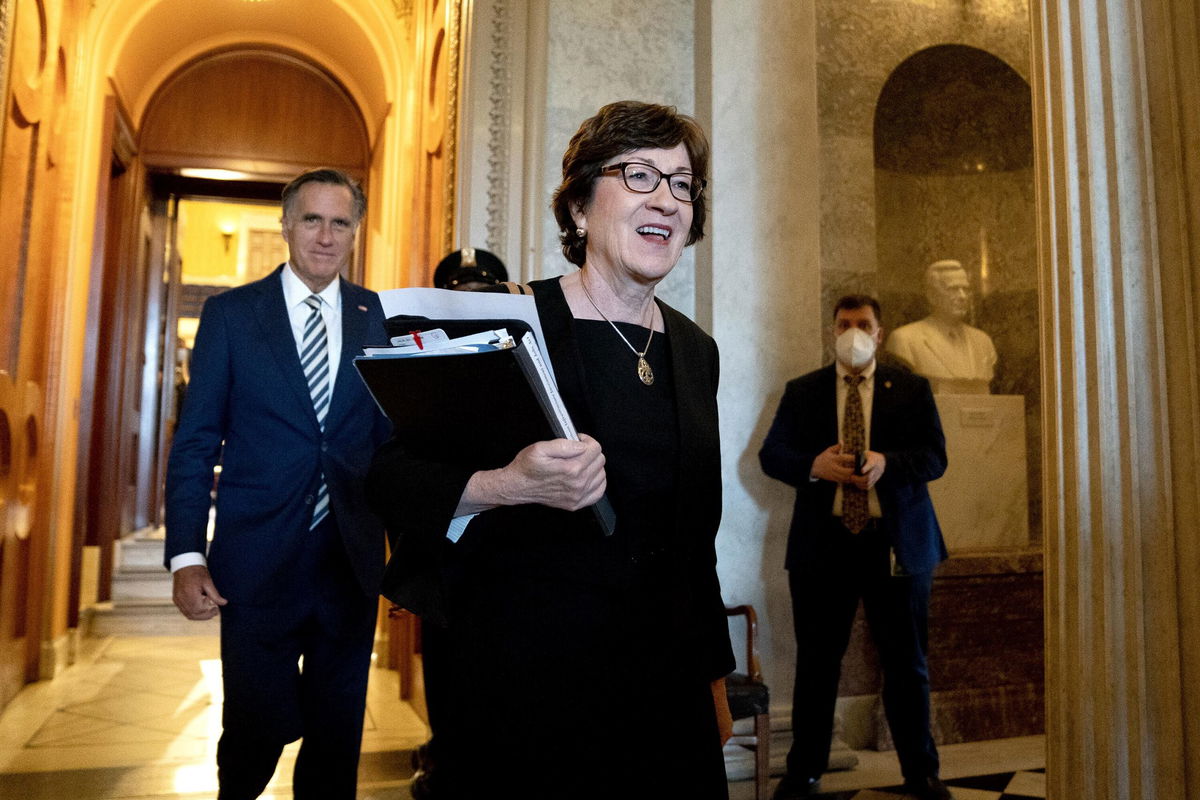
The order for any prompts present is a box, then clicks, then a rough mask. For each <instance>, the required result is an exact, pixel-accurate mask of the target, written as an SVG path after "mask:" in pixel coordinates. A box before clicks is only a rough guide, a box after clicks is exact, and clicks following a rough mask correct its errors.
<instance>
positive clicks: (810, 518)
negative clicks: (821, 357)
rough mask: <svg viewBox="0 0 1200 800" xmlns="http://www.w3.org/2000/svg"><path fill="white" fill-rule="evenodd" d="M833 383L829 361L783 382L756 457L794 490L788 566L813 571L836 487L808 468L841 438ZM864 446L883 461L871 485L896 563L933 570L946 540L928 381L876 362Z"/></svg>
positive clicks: (941, 463)
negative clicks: (934, 487) (938, 509)
mask: <svg viewBox="0 0 1200 800" xmlns="http://www.w3.org/2000/svg"><path fill="white" fill-rule="evenodd" d="M836 381H837V371H836V368H835V367H834V365H832V364H830V365H829V366H827V367H823V368H822V369H819V370H816V371H815V372H810V373H808V374H807V375H803V376H801V377H799V378H796V379H795V380H792V381H789V382H788V384H787V388H786V389H785V390H784V393H783V399H782V400H781V401H780V403H779V410H778V411H777V412H776V414H775V421H774V422H773V423H772V425H771V430H770V431H769V432H768V433H767V438H766V440H765V441H764V442H763V446H762V449H761V450H760V451H759V454H758V457H759V462H760V463H761V464H762V468H763V472H765V473H766V474H767V475H769V476H771V477H772V478H777V479H778V480H781V481H783V482H784V483H787V484H789V485H791V486H794V487H796V501H795V505H794V508H793V512H792V524H791V529H790V532H789V534H788V546H787V560H786V562H785V566H786V567H787V568H788V569H799V568H805V567H811V568H817V569H819V568H820V564H821V559H822V558H823V557H824V556H825V555H826V553H827V547H828V545H829V540H828V536H829V534H828V531H829V527H828V521H829V516H830V514H831V513H832V510H833V499H834V494H835V492H836V489H837V485H836V484H834V483H832V482H830V481H823V480H818V481H811V480H809V473H810V472H811V471H812V464H813V460H814V459H816V457H817V455H819V454H820V453H821V452H822V451H823V450H825V449H826V448H828V447H829V446H830V445H832V444H835V443H836V442H837V441H839V439H840V438H841V437H840V436H839V435H838V429H837V384H836ZM870 449H871V450H874V451H876V452H879V453H883V455H884V457H885V458H886V459H887V467H886V469H885V470H884V473H883V477H882V478H880V480H879V482H878V483H876V484H875V490H876V492H877V494H878V496H879V505H880V512H881V519H880V525H881V526H882V529H883V531H884V532H885V533H886V534H887V537H888V540H889V541H890V542H891V544H892V546H893V547H894V548H895V550H896V557H897V560H898V561H899V562H900V564H901V565H902V566H903V567H904V568H905V569H907V570H908V571H909V572H911V573H914V574H921V573H927V572H931V571H932V570H933V568H934V567H936V566H937V564H938V563H939V562H941V561H943V560H944V559H945V558H946V545H945V543H944V541H943V540H942V530H941V528H940V527H939V526H938V521H937V516H936V515H935V514H934V510H933V503H932V502H931V501H930V499H929V489H928V486H927V483H928V482H929V481H932V480H936V479H937V478H940V477H941V476H942V473H944V472H945V471H946V440H945V437H944V436H943V434H942V424H941V420H940V419H939V417H938V412H937V406H936V405H935V404H934V401H933V393H932V391H931V390H930V388H929V381H927V380H925V379H924V378H922V377H919V376H917V375H914V374H912V373H910V372H906V371H903V370H899V369H896V368H894V367H888V366H885V365H883V364H877V366H876V368H875V396H874V400H873V402H872V406H871V442H870Z"/></svg>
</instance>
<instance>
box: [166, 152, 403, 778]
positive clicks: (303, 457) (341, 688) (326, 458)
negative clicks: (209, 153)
mask: <svg viewBox="0 0 1200 800" xmlns="http://www.w3.org/2000/svg"><path fill="white" fill-rule="evenodd" d="M365 209H366V199H365V198H364V196H363V193H362V189H361V188H360V187H359V186H358V184H357V182H355V181H354V180H353V179H352V178H350V177H349V176H348V175H346V174H345V173H342V172H339V171H337V170H330V169H318V170H310V171H308V172H305V173H303V174H301V175H300V176H299V177H297V178H296V179H295V180H293V181H292V182H291V183H289V184H288V185H287V186H286V187H285V188H284V190H283V219H282V223H283V238H284V239H285V240H286V241H287V243H288V251H289V259H288V262H287V263H286V264H284V265H282V266H280V267H279V269H277V270H275V271H274V272H273V273H271V274H270V275H269V276H267V277H266V278H263V279H262V280H259V281H255V282H253V283H250V284H247V285H246V286H242V287H240V288H237V289H232V290H230V291H228V292H224V293H222V294H220V295H217V296H215V297H213V298H211V299H209V300H208V301H207V302H206V303H205V305H204V310H203V312H202V313H201V316H200V327H199V330H198V331H197V334H196V345H195V350H194V352H193V354H192V362H191V375H192V380H191V384H190V386H189V388H188V393H187V399H186V401H185V404H184V407H183V413H182V415H181V418H180V421H179V427H178V429H177V431H176V433H175V439H174V444H173V446H172V448H171V455H170V459H169V461H168V464H167V495H166V552H165V561H166V565H167V566H168V567H169V568H170V569H171V571H172V573H173V574H174V584H175V588H174V599H175V605H176V606H178V608H179V610H180V611H181V612H183V614H184V616H186V617H188V618H189V619H195V620H203V619H211V618H212V617H214V616H216V615H217V614H218V613H220V616H221V667H222V677H223V681H224V689H225V702H224V710H223V718H222V723H223V732H222V734H221V740H220V743H219V744H218V747H217V767H218V774H219V780H220V795H219V797H220V798H221V800H243V798H254V797H258V796H259V795H260V794H261V793H262V791H263V789H264V788H265V787H266V785H267V782H268V781H269V780H270V779H271V776H272V774H273V773H274V771H275V767H276V764H277V762H278V759H279V756H280V753H281V751H282V749H283V746H284V745H285V744H287V743H288V742H291V741H295V740H296V739H298V738H302V739H303V743H302V744H301V746H300V753H299V755H298V756H297V759H296V767H295V772H294V775H293V786H294V795H295V797H296V798H321V800H336V799H337V798H345V799H346V800H353V798H354V796H355V787H356V782H357V770H358V757H359V749H360V746H361V743H362V725H363V714H364V710H365V703H366V688H367V670H368V666H369V664H370V657H371V647H372V641H373V639H374V630H375V619H376V609H377V597H378V590H379V583H380V579H381V577H382V575H383V568H384V555H385V536H384V532H383V525H382V523H381V522H380V520H379V519H378V518H377V517H375V516H374V515H373V514H372V513H371V512H370V511H369V510H368V508H367V504H366V502H365V500H364V498H363V480H364V477H365V475H366V472H367V468H368V466H369V465H370V461H371V455H372V453H373V452H374V451H375V447H376V446H377V445H378V444H379V443H381V442H382V441H383V440H384V439H385V438H386V436H387V432H388V423H387V421H386V418H385V417H384V416H383V415H382V414H380V413H379V411H378V410H377V407H376V405H375V403H374V401H373V400H372V399H371V396H370V395H369V394H368V392H367V390H366V388H365V386H364V384H363V383H362V380H361V379H360V378H359V376H358V375H357V374H356V372H355V370H354V366H353V363H352V361H353V358H354V356H355V355H358V354H359V353H360V352H361V351H362V348H363V345H364V344H365V343H377V342H382V341H385V339H386V335H385V333H384V329H383V309H382V308H381V306H380V304H379V298H378V296H377V295H376V294H375V293H374V292H371V291H368V290H366V289H364V288H362V287H360V286H355V285H354V284H352V283H350V282H349V281H346V280H344V279H342V278H341V277H340V273H342V272H343V271H344V270H345V269H346V266H347V264H348V263H349V260H350V256H351V253H352V252H353V249H354V237H355V233H356V231H357V229H358V225H359V222H360V221H361V220H362V217H363V213H364V211H365ZM217 464H220V465H221V473H220V481H219V485H218V486H217V491H216V521H215V526H214V529H213V536H212V543H211V546H206V545H207V541H206V538H207V537H206V529H207V525H208V519H209V510H210V507H211V505H212V491H213V468H214V467H215V466H216V465H217ZM301 658H302V659H303V665H302V667H301V666H300V665H298V662H299V661H300V660H301Z"/></svg>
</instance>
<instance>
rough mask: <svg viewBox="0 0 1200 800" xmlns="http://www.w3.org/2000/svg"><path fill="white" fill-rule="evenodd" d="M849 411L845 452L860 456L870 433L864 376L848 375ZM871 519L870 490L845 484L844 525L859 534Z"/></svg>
mask: <svg viewBox="0 0 1200 800" xmlns="http://www.w3.org/2000/svg"><path fill="white" fill-rule="evenodd" d="M842 380H844V381H845V382H846V388H847V392H846V409H845V413H844V414H843V415H842V453H850V454H853V455H858V454H859V453H866V451H867V432H866V426H865V425H864V423H863V407H862V396H861V395H860V394H859V393H858V385H859V384H860V383H862V382H863V380H865V379H864V377H863V376H862V375H846V376H845V377H843V378H842ZM870 519H871V511H870V508H869V506H868V505H867V491H866V489H860V488H858V487H857V486H855V485H854V484H852V483H843V484H842V524H843V525H845V526H846V530H848V531H850V532H851V533H858V532H859V531H861V530H862V529H863V528H865V527H866V525H867V522H868V521H869V520H870Z"/></svg>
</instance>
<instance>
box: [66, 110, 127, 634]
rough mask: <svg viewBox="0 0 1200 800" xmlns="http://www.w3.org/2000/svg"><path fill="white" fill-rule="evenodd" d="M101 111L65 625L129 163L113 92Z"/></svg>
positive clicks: (77, 567)
mask: <svg viewBox="0 0 1200 800" xmlns="http://www.w3.org/2000/svg"><path fill="white" fill-rule="evenodd" d="M103 114H104V124H103V126H102V131H103V134H102V136H103V139H102V140H101V142H100V152H101V153H105V154H111V155H107V157H106V158H103V159H101V165H100V174H99V175H97V176H96V187H97V188H96V212H95V214H96V225H95V229H94V231H93V234H92V258H91V268H90V270H89V279H88V302H87V316H86V318H85V321H84V337H83V342H84V354H83V370H82V373H81V375H80V386H79V428H78V432H77V434H76V435H77V437H78V443H77V445H76V447H77V450H76V467H75V486H76V491H75V518H74V521H73V524H72V536H71V542H72V543H71V578H70V581H71V586H70V596H69V597H68V601H67V606H68V620H67V625H68V627H72V628H74V627H78V625H79V607H80V604H81V598H80V586H81V584H82V569H83V548H84V546H85V545H87V544H95V541H94V538H95V537H94V536H90V535H89V531H90V530H91V525H92V523H93V519H92V515H93V513H94V511H93V509H92V504H93V501H94V497H93V495H92V492H91V491H90V487H91V484H92V452H93V451H92V445H93V441H94V435H95V434H94V432H95V430H96V428H95V422H96V421H98V420H97V419H96V417H97V414H98V413H99V408H100V405H99V404H98V402H97V398H98V397H100V396H101V395H102V392H101V390H100V387H99V383H98V381H99V376H100V374H101V373H100V370H99V357H100V330H101V326H100V320H101V317H102V316H103V311H104V302H103V299H104V294H103V288H104V264H105V242H106V240H107V237H108V225H109V216H110V203H111V201H112V196H113V180H114V177H115V175H117V174H119V173H120V172H123V171H124V170H125V168H126V167H125V164H126V163H128V162H127V161H124V160H123V159H122V157H121V155H120V154H119V152H118V148H117V141H118V140H120V139H121V138H122V135H121V132H120V129H121V128H125V127H126V126H127V124H128V123H127V122H126V121H125V120H124V116H123V115H122V114H121V112H120V110H119V109H118V103H117V99H116V96H115V94H111V93H110V94H109V95H108V96H106V97H105V100H104V112H103ZM124 138H125V139H126V140H127V141H128V139H129V137H128V135H126V136H125V137H124ZM130 155H131V154H130ZM101 419H102V417H101Z"/></svg>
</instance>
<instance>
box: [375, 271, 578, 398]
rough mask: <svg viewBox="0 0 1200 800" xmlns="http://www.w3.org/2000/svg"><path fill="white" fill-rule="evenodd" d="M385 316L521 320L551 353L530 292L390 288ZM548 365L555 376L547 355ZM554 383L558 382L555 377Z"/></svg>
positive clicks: (383, 295)
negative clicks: (509, 292)
mask: <svg viewBox="0 0 1200 800" xmlns="http://www.w3.org/2000/svg"><path fill="white" fill-rule="evenodd" d="M379 301H380V302H381V303H382V304H383V315H384V316H385V317H394V316H396V315H397V314H408V315H411V316H417V317H428V318H429V319H519V320H521V321H522V322H525V323H526V324H528V325H529V327H530V328H532V329H533V335H534V336H536V337H537V341H538V347H539V348H541V351H542V353H549V352H550V350H549V349H548V348H547V347H546V337H545V336H543V335H542V323H541V320H539V319H538V313H537V305H536V304H535V303H534V301H533V295H531V294H501V293H499V292H462V291H455V290H453V289H427V288H424V287H414V288H411V289H387V290H385V291H382V292H380V293H379ZM546 366H547V367H549V368H550V376H551V378H552V379H553V377H554V368H553V367H551V365H550V363H549V359H548V358H547V361H546ZM555 385H556V386H557V385H558V381H557V380H555Z"/></svg>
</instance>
